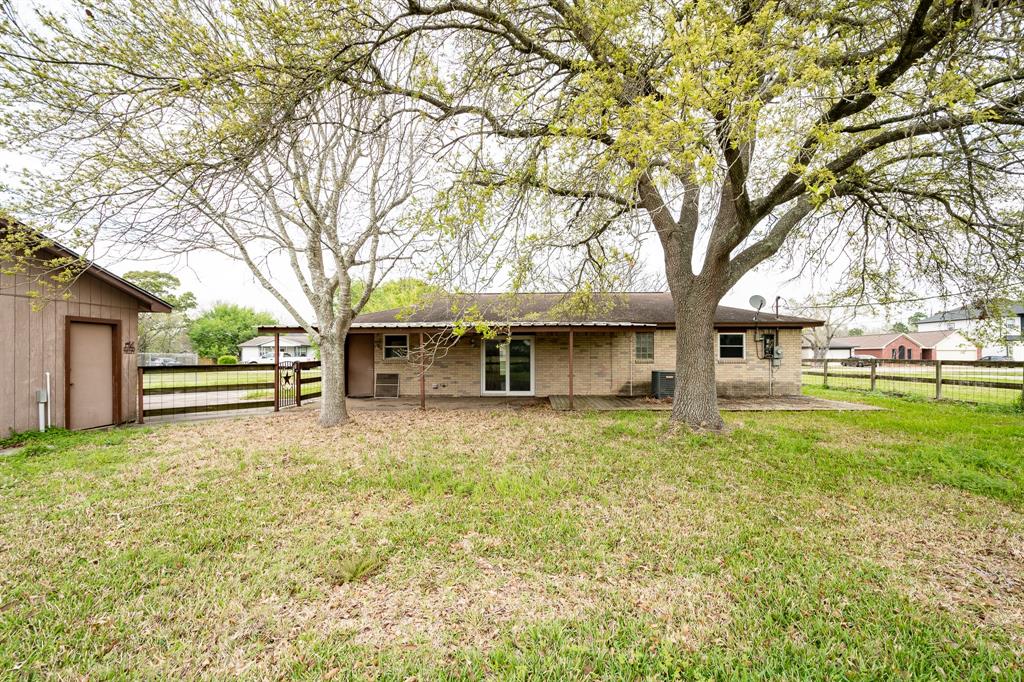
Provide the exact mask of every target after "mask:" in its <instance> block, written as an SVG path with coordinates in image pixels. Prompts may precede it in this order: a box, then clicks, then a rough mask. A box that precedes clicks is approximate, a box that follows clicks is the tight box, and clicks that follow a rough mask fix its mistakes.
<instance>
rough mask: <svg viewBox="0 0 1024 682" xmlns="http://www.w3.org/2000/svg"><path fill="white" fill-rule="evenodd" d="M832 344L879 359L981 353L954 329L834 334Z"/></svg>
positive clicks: (949, 357)
mask: <svg viewBox="0 0 1024 682" xmlns="http://www.w3.org/2000/svg"><path fill="white" fill-rule="evenodd" d="M831 347H832V348H851V349H852V350H851V355H869V356H871V357H875V358H879V359H881V360H977V359H978V357H979V356H980V349H978V348H976V347H975V346H974V345H973V344H972V343H970V342H969V341H968V340H967V339H966V338H964V337H963V335H961V334H960V333H959V332H957V331H954V330H944V331H928V332H907V333H900V332H890V333H888V334H864V335H862V336H837V337H835V338H833V339H832V345H831Z"/></svg>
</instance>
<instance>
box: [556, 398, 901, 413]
mask: <svg viewBox="0 0 1024 682" xmlns="http://www.w3.org/2000/svg"><path fill="white" fill-rule="evenodd" d="M549 400H550V401H551V408H552V409H554V410H560V411H565V410H568V409H569V396H567V395H553V396H551V397H550V398H549ZM574 403H575V408H576V409H577V410H599V411H608V410H663V411H668V410H671V409H672V402H671V401H668V400H655V399H653V398H630V397H622V396H610V395H609V396H606V395H578V396H576V397H575V400H574ZM718 407H719V409H721V410H723V411H725V412H809V411H831V412H835V411H860V412H871V411H875V410H880V409H882V408H880V407H875V406H874V405H865V404H863V403H848V402H843V401H839V400H825V399H824V398H812V397H811V396H806V395H790V396H778V397H775V398H721V399H719V401H718Z"/></svg>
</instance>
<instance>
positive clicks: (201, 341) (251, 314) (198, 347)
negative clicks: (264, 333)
mask: <svg viewBox="0 0 1024 682" xmlns="http://www.w3.org/2000/svg"><path fill="white" fill-rule="evenodd" d="M271 324H277V319H276V318H275V317H274V316H273V315H271V314H270V313H266V312H259V311H257V310H254V309H252V308H248V307H246V306H241V305H235V304H233V303H216V304H214V306H213V307H212V308H210V309H209V310H207V311H205V312H204V313H202V314H201V315H199V316H198V317H197V318H196V319H195V320H194V321H193V322H192V324H191V326H190V327H189V330H188V338H189V340H190V341H191V342H192V348H194V349H195V351H196V353H198V354H199V356H200V357H203V358H210V359H217V358H219V357H220V356H222V355H234V356H238V354H239V350H238V344H240V343H243V342H245V341H248V340H249V339H251V338H253V337H255V336H256V327H257V326H258V325H271Z"/></svg>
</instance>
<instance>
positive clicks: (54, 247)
mask: <svg viewBox="0 0 1024 682" xmlns="http://www.w3.org/2000/svg"><path fill="white" fill-rule="evenodd" d="M12 230H28V231H29V232H30V233H31V234H32V236H33V238H36V239H38V240H39V242H40V243H41V244H42V245H41V246H40V247H39V250H40V251H42V252H46V253H49V254H51V255H52V256H54V257H57V258H74V259H76V260H81V261H82V262H83V263H85V268H84V269H83V271H82V272H83V274H87V275H92V276H93V277H95V278H96V279H98V280H100V281H101V282H103V283H105V284H108V285H110V286H111V287H113V288H114V289H117V290H118V291H120V292H122V293H124V294H126V295H128V296H130V297H132V298H134V299H135V300H136V301H138V302H139V303H140V304H141V305H143V306H144V307H145V308H146V309H147V312H151V313H169V312H171V310H172V309H173V308H172V306H171V304H170V303H168V302H167V301H165V300H163V299H162V298H160V297H159V296H156V295H155V294H152V293H150V292H148V291H146V290H145V289H143V288H142V287H140V286H138V285H136V284H132V283H131V282H129V281H128V280H126V279H124V278H123V277H118V276H117V275H115V274H114V273H112V272H110V271H109V270H107V269H106V268H104V267H102V266H100V265H97V264H96V263H94V262H92V261H91V260H89V259H88V258H86V257H84V256H82V255H81V254H79V253H77V252H75V251H73V250H71V249H69V248H68V247H66V246H64V245H63V244H60V243H59V242H57V241H55V240H53V239H50V238H49V237H46V236H45V235H43V234H41V233H39V232H38V231H36V230H33V229H32V228H30V227H27V226H25V225H23V224H21V223H18V222H11V221H9V220H5V219H4V218H2V217H0V236H2V235H4V234H6V233H8V232H11V231H12Z"/></svg>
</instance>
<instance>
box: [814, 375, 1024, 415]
mask: <svg viewBox="0 0 1024 682" xmlns="http://www.w3.org/2000/svg"><path fill="white" fill-rule="evenodd" d="M804 369H805V371H804V375H803V381H804V385H805V386H821V385H822V381H823V378H822V377H821V368H814V369H813V370H811V372H814V373H811V372H808V371H807V369H808V368H807V367H805V368H804ZM960 370H961V368H957V367H947V368H944V369H943V374H942V378H943V385H942V395H943V398H944V399H947V400H957V401H964V402H971V403H979V404H984V403H988V404H993V405H1007V406H1008V405H1012V404H1013V403H1014V402H1016V401H1019V400H1020V399H1021V394H1022V392H1024V391H1022V388H1024V375H1022V373H1021V369H1020V368H1014V369H1013V370H1012V372H1007V371H1004V370H1000V369H996V370H993V371H992V372H989V373H987V374H986V373H982V372H981V371H980V370H972V371H970V372H966V371H960ZM893 377H895V378H896V380H894V379H893ZM908 377H910V378H919V379H925V380H926V381H923V382H916V381H900V380H899V378H908ZM934 379H935V368H934V367H923V368H915V370H893V369H890V368H888V367H885V368H879V370H878V377H877V382H876V390H877V391H879V392H881V393H891V394H895V395H904V396H910V397H913V398H934V397H935V380H934ZM828 381H829V387H830V388H833V389H838V390H844V389H846V390H849V389H853V390H854V391H869V390H870V389H871V374H870V370H869V369H868V368H859V367H836V368H835V369H833V368H832V366H831V365H830V366H829V370H828ZM950 381H989V382H998V383H1005V384H1008V385H1012V386H1013V388H992V387H988V386H970V385H966V386H965V385H959V384H953V383H950Z"/></svg>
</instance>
